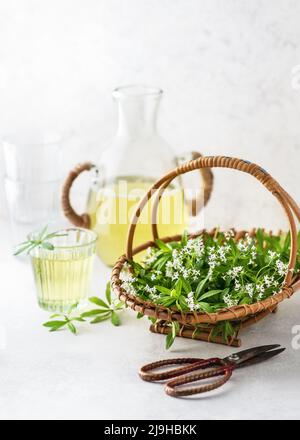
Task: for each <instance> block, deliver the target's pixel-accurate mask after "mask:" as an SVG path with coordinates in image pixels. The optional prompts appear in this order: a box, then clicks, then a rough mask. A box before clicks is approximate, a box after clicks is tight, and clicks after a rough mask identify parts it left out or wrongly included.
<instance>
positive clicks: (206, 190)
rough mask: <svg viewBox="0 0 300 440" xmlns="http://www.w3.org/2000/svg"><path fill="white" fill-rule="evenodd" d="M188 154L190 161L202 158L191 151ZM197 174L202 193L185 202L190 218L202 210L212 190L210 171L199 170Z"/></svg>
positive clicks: (211, 174)
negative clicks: (198, 174)
mask: <svg viewBox="0 0 300 440" xmlns="http://www.w3.org/2000/svg"><path fill="white" fill-rule="evenodd" d="M189 154H190V157H191V159H192V160H195V159H198V158H199V157H203V156H202V154H201V153H199V152H198V151H192V152H191V153H189ZM199 172H200V178H201V185H202V188H203V192H202V193H201V194H199V195H198V196H196V197H194V198H192V199H188V200H187V202H188V205H189V211H190V215H191V216H192V217H195V216H196V215H198V214H199V212H200V211H201V209H202V208H204V206H206V204H207V202H208V201H209V199H210V196H211V193H212V190H213V183H214V176H213V173H212V171H211V169H210V168H200V169H199Z"/></svg>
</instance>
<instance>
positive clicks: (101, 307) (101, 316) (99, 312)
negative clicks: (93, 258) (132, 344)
mask: <svg viewBox="0 0 300 440" xmlns="http://www.w3.org/2000/svg"><path fill="white" fill-rule="evenodd" d="M105 297H106V301H104V300H103V299H101V298H98V297H96V296H93V297H91V298H89V301H90V303H92V304H94V305H96V306H98V307H97V308H94V309H91V310H88V311H86V312H83V313H81V314H79V315H77V316H74V312H75V311H76V308H77V305H78V304H74V305H73V306H72V307H71V309H70V311H69V313H67V314H66V313H56V314H54V315H51V316H50V320H49V321H47V322H45V323H44V324H43V326H44V327H47V328H49V331H50V332H54V331H57V330H61V329H62V328H67V329H68V330H70V332H72V333H73V334H77V328H76V326H75V323H77V322H80V323H82V322H86V320H87V319H89V318H90V321H89V322H90V324H98V323H100V322H102V321H106V320H108V319H110V321H111V323H112V324H113V325H115V326H119V325H121V320H120V317H119V312H120V311H121V310H122V309H123V308H124V307H125V306H124V304H123V303H121V302H120V301H117V300H116V299H113V298H112V296H111V288H110V283H107V285H106V291H105ZM57 318H59V319H57Z"/></svg>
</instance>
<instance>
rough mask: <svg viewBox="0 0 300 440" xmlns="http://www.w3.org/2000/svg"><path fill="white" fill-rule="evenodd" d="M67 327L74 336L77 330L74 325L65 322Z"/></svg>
mask: <svg viewBox="0 0 300 440" xmlns="http://www.w3.org/2000/svg"><path fill="white" fill-rule="evenodd" d="M67 327H68V329H69V330H70V332H72V333H73V334H74V335H76V333H77V330H76V327H75V325H74V324H72V322H67Z"/></svg>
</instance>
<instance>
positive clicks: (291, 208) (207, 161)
mask: <svg viewBox="0 0 300 440" xmlns="http://www.w3.org/2000/svg"><path fill="white" fill-rule="evenodd" d="M201 168H231V169H235V170H238V171H242V172H244V173H248V174H250V175H252V176H253V177H255V178H256V179H257V180H258V181H259V182H261V183H262V184H263V185H264V186H265V187H266V188H267V189H268V190H269V191H270V192H271V193H272V194H273V195H274V197H276V199H277V200H278V202H279V203H280V205H281V206H282V208H283V210H284V212H285V214H286V216H287V219H288V222H289V230H290V234H291V249H290V258H289V264H288V272H287V274H286V276H285V279H284V285H290V284H291V281H292V277H293V270H294V268H295V263H296V258H297V228H296V223H295V219H294V215H293V214H295V216H296V217H297V218H298V220H299V221H300V209H299V207H298V205H297V204H296V202H295V201H294V200H293V199H292V198H291V196H290V195H289V194H288V193H287V192H286V191H285V190H284V189H283V188H282V187H281V186H280V185H279V183H278V182H277V181H276V180H275V179H273V177H272V176H271V175H270V174H268V173H267V172H266V171H265V170H264V169H263V168H261V167H260V166H259V165H256V164H254V163H251V162H248V161H245V160H242V159H238V158H234V157H226V156H207V157H199V158H198V159H195V160H192V161H190V162H187V163H185V164H182V165H181V166H179V167H177V168H175V169H174V170H172V171H170V172H169V173H168V174H166V175H165V176H163V177H162V178H161V179H159V180H158V181H157V182H155V183H154V184H153V185H152V187H151V188H150V189H149V190H148V192H147V193H146V194H145V196H144V197H143V198H142V199H141V201H140V203H139V205H138V207H137V209H136V211H135V214H134V215H133V218H132V220H131V224H130V226H129V230H128V236H127V252H126V257H127V259H129V260H131V259H132V255H133V249H132V245H133V238H134V233H135V228H136V225H137V222H138V219H139V217H140V214H141V212H142V210H143V208H144V207H145V205H146V204H147V202H148V201H149V200H150V199H151V198H152V197H153V195H154V194H155V195H156V200H155V202H154V204H153V210H152V234H153V239H154V240H155V239H156V238H158V234H157V227H156V222H155V221H153V220H156V218H157V210H158V205H159V200H160V198H161V196H162V194H163V192H164V190H165V189H166V188H167V186H168V185H169V184H170V183H171V182H172V180H173V179H175V178H176V177H177V176H179V175H181V174H185V173H188V172H190V171H194V170H196V169H201Z"/></svg>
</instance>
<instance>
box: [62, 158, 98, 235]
mask: <svg viewBox="0 0 300 440" xmlns="http://www.w3.org/2000/svg"><path fill="white" fill-rule="evenodd" d="M94 167H95V165H93V164H92V163H91V162H84V163H80V164H78V165H76V166H75V168H73V169H72V170H71V171H70V172H69V174H68V176H67V178H66V180H65V182H64V184H63V187H62V194H61V205H62V209H63V213H64V215H65V216H66V217H67V219H68V220H70V222H71V223H72V224H73V225H75V226H78V227H79V228H89V227H90V216H89V214H87V213H84V214H77V212H75V210H74V209H73V207H72V204H71V201H70V190H71V187H72V185H73V183H74V180H76V179H77V177H78V176H79V175H80V174H81V173H83V172H84V171H90V170H91V169H92V168H94Z"/></svg>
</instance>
